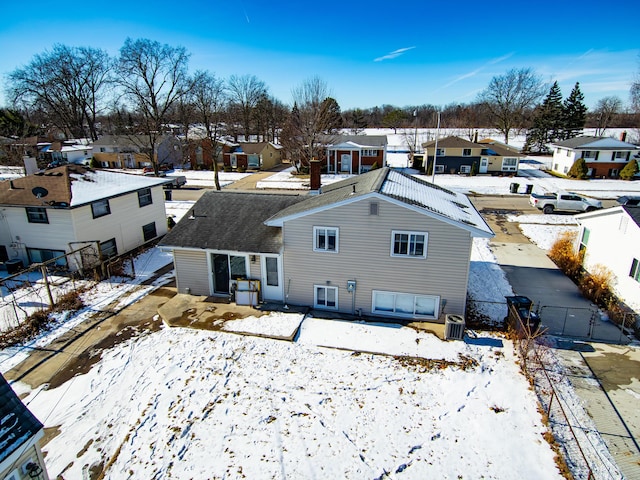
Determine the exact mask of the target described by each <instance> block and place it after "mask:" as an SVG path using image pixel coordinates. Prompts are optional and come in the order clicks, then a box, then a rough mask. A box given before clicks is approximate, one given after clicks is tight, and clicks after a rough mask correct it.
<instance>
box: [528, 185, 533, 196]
mask: <svg viewBox="0 0 640 480" xmlns="http://www.w3.org/2000/svg"><path fill="white" fill-rule="evenodd" d="M531 192H533V185H527V195H531Z"/></svg>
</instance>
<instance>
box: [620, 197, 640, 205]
mask: <svg viewBox="0 0 640 480" xmlns="http://www.w3.org/2000/svg"><path fill="white" fill-rule="evenodd" d="M616 201H617V202H618V203H619V204H620V205H627V206H628V207H637V206H638V205H640V197H633V196H631V195H624V196H622V197H620V198H618V200H616Z"/></svg>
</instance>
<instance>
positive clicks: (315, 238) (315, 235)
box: [313, 226, 340, 253]
mask: <svg viewBox="0 0 640 480" xmlns="http://www.w3.org/2000/svg"><path fill="white" fill-rule="evenodd" d="M330 231H333V232H334V233H335V237H336V241H335V248H334V249H331V248H329V241H328V240H329V238H328V237H329V236H328V233H329V232H330ZM322 232H324V237H325V240H324V245H325V246H324V247H320V246H318V236H319V235H323V233H322ZM339 245H340V229H339V228H338V227H323V226H317V227H313V251H314V252H325V253H338V251H339Z"/></svg>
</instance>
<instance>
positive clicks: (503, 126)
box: [478, 68, 546, 143]
mask: <svg viewBox="0 0 640 480" xmlns="http://www.w3.org/2000/svg"><path fill="white" fill-rule="evenodd" d="M545 90H546V87H545V86H544V84H543V83H542V80H541V79H540V77H539V76H538V75H536V74H535V73H534V71H533V70H532V69H530V68H522V69H519V70H518V69H512V70H509V71H508V72H507V73H506V74H504V75H499V76H496V77H493V78H492V79H491V81H490V82H489V86H488V87H487V88H486V89H485V90H484V91H483V92H482V93H480V95H479V97H478V100H479V101H480V102H482V103H483V104H484V105H485V107H486V108H487V109H488V110H489V112H490V114H491V117H492V118H493V120H494V122H495V126H496V128H497V129H498V130H499V131H500V132H501V133H502V134H504V141H505V143H509V133H510V132H511V130H512V129H514V128H516V127H521V126H522V125H523V121H524V117H525V113H526V112H527V110H530V109H532V108H533V107H534V106H535V104H536V103H537V102H538V100H540V98H541V97H542V96H543V95H544V93H545Z"/></svg>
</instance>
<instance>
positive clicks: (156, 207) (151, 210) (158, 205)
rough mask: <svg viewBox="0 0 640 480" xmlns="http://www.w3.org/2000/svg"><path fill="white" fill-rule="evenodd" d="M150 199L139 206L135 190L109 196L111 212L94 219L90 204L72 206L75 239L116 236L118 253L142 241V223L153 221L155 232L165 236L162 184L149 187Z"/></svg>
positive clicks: (140, 243)
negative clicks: (150, 200) (149, 201)
mask: <svg viewBox="0 0 640 480" xmlns="http://www.w3.org/2000/svg"><path fill="white" fill-rule="evenodd" d="M151 198H152V200H153V203H151V204H150V205H146V206H144V207H140V206H139V203H138V193H137V192H133V193H130V194H127V195H123V196H121V197H116V198H110V199H109V207H110V210H111V214H109V215H104V216H102V217H99V218H93V214H92V212H91V205H85V206H82V207H79V208H76V209H73V210H72V212H73V221H74V224H75V229H76V240H77V241H88V240H99V241H101V242H104V241H105V240H109V239H111V238H115V239H116V245H117V247H118V253H119V254H123V253H125V252H128V251H129V250H133V249H134V248H136V247H138V246H140V245H142V244H143V243H145V242H144V237H143V235H142V226H143V225H146V224H148V223H151V222H155V224H156V233H157V235H158V236H162V235H164V234H165V233H167V218H166V213H165V209H164V195H163V191H162V187H153V188H151Z"/></svg>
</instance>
